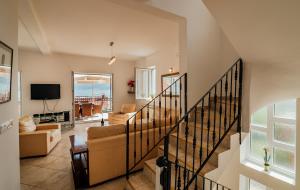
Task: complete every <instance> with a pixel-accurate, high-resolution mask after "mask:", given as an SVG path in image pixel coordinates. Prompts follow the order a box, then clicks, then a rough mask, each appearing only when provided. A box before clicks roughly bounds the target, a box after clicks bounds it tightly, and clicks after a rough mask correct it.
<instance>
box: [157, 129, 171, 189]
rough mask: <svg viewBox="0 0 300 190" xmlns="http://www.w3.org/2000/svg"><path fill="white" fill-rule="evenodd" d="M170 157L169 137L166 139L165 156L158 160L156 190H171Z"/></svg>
mask: <svg viewBox="0 0 300 190" xmlns="http://www.w3.org/2000/svg"><path fill="white" fill-rule="evenodd" d="M168 155H169V135H168V134H167V135H166V136H165V139H164V155H163V156H161V157H159V158H158V159H157V160H156V177H155V178H156V183H155V190H170V189H171V163H170V161H169V158H168Z"/></svg>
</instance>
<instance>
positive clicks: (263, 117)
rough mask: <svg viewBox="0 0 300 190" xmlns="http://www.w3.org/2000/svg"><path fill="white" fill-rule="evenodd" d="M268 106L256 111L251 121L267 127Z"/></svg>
mask: <svg viewBox="0 0 300 190" xmlns="http://www.w3.org/2000/svg"><path fill="white" fill-rule="evenodd" d="M267 115H268V110H267V107H263V108H261V109H259V110H258V111H256V112H255V113H254V114H253V115H252V117H251V123H252V124H256V125H261V126H264V127H267Z"/></svg>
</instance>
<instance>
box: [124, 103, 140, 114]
mask: <svg viewBox="0 0 300 190" xmlns="http://www.w3.org/2000/svg"><path fill="white" fill-rule="evenodd" d="M135 109H136V105H135V104H123V105H122V107H121V111H120V113H131V112H135Z"/></svg>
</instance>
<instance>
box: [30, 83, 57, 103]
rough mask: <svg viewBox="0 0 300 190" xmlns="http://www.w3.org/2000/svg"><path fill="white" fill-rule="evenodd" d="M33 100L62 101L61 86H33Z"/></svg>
mask: <svg viewBox="0 0 300 190" xmlns="http://www.w3.org/2000/svg"><path fill="white" fill-rule="evenodd" d="M31 99H32V100H53V99H60V84H31Z"/></svg>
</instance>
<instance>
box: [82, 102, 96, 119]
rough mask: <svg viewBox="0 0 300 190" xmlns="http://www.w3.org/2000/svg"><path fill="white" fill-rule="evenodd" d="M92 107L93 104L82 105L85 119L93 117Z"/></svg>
mask: <svg viewBox="0 0 300 190" xmlns="http://www.w3.org/2000/svg"><path fill="white" fill-rule="evenodd" d="M92 107H93V104H91V103H87V104H82V105H81V108H82V116H83V117H86V116H92Z"/></svg>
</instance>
